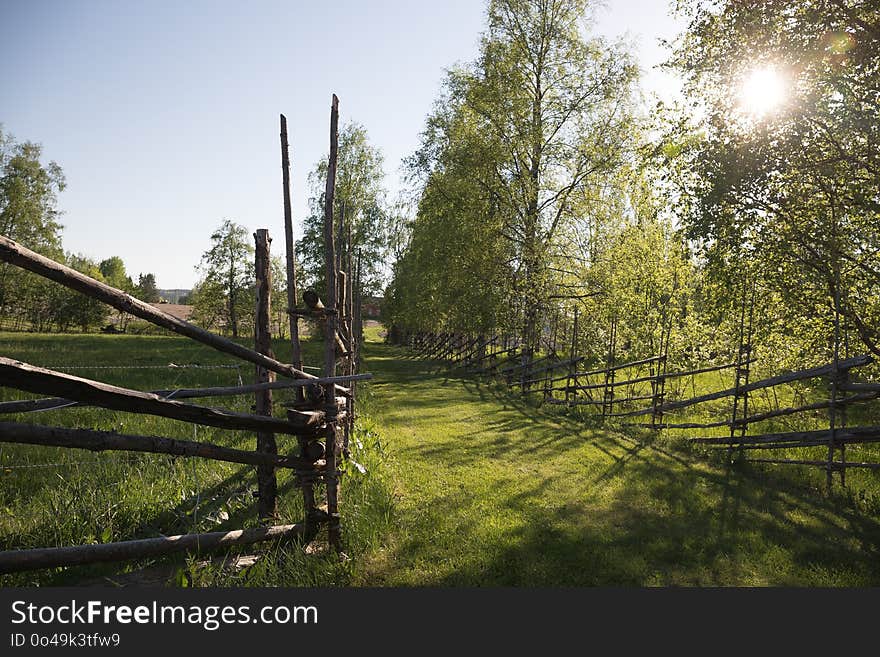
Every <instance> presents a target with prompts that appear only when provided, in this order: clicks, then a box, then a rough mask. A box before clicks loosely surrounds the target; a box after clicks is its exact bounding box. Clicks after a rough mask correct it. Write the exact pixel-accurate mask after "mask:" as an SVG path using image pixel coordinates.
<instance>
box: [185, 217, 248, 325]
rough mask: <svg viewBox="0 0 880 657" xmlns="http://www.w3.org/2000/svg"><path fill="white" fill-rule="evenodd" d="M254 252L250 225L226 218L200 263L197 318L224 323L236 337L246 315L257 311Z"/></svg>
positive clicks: (212, 238)
mask: <svg viewBox="0 0 880 657" xmlns="http://www.w3.org/2000/svg"><path fill="white" fill-rule="evenodd" d="M253 253H254V247H253V245H252V244H251V240H250V236H249V235H248V231H247V229H246V228H245V227H244V226H241V225H239V224H236V223H235V222H233V221H232V220H230V219H225V220H224V221H223V223H222V224H221V225H220V227H219V228H218V229H217V230H216V231H214V233H213V234H212V235H211V248H210V249H208V250H207V251H206V252H205V253H204V254H203V255H202V260H201V263H200V264H199V266H198V267H197V269H198V271H200V272H201V274H202V279H201V280H200V281H199V283H198V284H197V286H196V289H195V290H193V304H194V306H195V308H194V312H195V313H196V316H197V318H198V319H199V321H202V322H203V323H206V324H207V325H211V324H213V323H217V322H219V323H221V324H222V325H223V326H224V327H225V328H227V329H229V330H230V331H231V332H232V336H233V337H235V338H237V337H238V336H239V331H240V328H241V326H240V325H241V323H242V318H243V317H250V316H251V315H252V314H253V313H252V310H253V305H254V300H253V290H254V271H253V270H254V265H253Z"/></svg>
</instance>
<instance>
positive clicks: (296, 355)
mask: <svg viewBox="0 0 880 657" xmlns="http://www.w3.org/2000/svg"><path fill="white" fill-rule="evenodd" d="M281 179H282V192H283V197H284V246H285V252H286V255H287V308H288V310H293V309H294V308H296V251H295V250H294V243H293V216H292V212H291V205H290V158H289V156H288V144H287V118H286V117H285V116H284V115H283V114H282V115H281ZM287 316H288V318H289V320H290V360H291V364H292V365H293V366H294V367H295V368H296V369H298V370H301V369H302V366H303V362H302V348H301V347H300V343H299V318H298V317H297V316H296V315H293V314H291V313H288V314H287ZM296 400H297V401H302V400H303V391H302V389H299V390H297V391H296Z"/></svg>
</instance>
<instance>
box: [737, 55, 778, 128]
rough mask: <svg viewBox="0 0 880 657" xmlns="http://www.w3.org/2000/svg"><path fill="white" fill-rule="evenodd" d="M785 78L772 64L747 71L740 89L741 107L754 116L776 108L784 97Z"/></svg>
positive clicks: (762, 114)
mask: <svg viewBox="0 0 880 657" xmlns="http://www.w3.org/2000/svg"><path fill="white" fill-rule="evenodd" d="M786 93H787V89H786V80H785V78H784V77H783V76H782V75H781V74H780V73H779V71H777V70H776V69H775V68H773V67H772V66H766V67H762V68H756V69H754V70H752V71H751V72H750V73H748V74H747V75H746V77H745V79H744V81H743V84H742V87H741V89H740V103H741V105H742V108H743V109H744V110H745V111H746V112H748V113H749V114H752V115H753V116H756V117H762V116H765V115H767V114H769V113H771V112H773V111H774V110H776V109H778V108H779V107H780V106H781V105H782V104H783V103H784V102H785V98H786Z"/></svg>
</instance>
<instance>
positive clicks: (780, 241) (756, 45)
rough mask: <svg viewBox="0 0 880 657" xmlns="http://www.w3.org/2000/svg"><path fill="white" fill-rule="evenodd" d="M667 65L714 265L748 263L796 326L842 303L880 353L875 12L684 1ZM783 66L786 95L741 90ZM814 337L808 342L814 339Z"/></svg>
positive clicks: (694, 206) (700, 226) (698, 221)
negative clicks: (769, 106) (679, 89)
mask: <svg viewBox="0 0 880 657" xmlns="http://www.w3.org/2000/svg"><path fill="white" fill-rule="evenodd" d="M680 4H681V5H682V6H683V11H684V13H685V14H686V15H687V16H688V17H689V18H690V27H689V29H688V31H687V33H686V34H685V37H684V39H683V41H682V43H681V46H680V48H679V49H678V50H677V51H676V53H675V56H674V57H673V59H672V61H671V65H672V66H674V67H675V68H677V69H678V70H679V71H680V72H681V73H682V74H683V75H684V77H685V80H686V89H687V91H688V93H689V96H690V99H691V102H692V104H693V105H696V106H699V107H700V111H699V112H694V111H693V108H692V107H689V108H687V115H688V116H689V117H693V116H701V117H702V119H701V120H700V121H699V122H695V121H693V120H690V121H685V120H681V121H679V123H678V124H677V126H676V127H677V130H676V131H675V132H673V133H672V138H671V139H670V142H672V143H677V144H679V145H680V146H681V147H676V148H673V149H672V150H671V151H670V154H671V155H672V157H671V158H670V159H677V160H679V163H678V164H677V165H676V164H675V163H671V166H677V170H679V171H681V170H684V171H686V172H687V175H685V176H682V177H681V178H679V183H680V188H681V189H680V191H681V197H682V199H683V203H682V209H683V211H684V216H685V217H686V220H687V225H688V230H689V234H690V236H691V238H693V239H695V240H700V241H701V243H702V245H703V254H704V256H705V258H706V259H707V263H708V266H709V268H710V271H712V272H714V273H715V275H716V276H719V277H726V278H728V279H731V278H734V277H736V276H737V275H741V274H742V272H749V274H750V275H751V276H755V277H758V278H760V279H762V280H764V281H765V282H766V283H767V284H768V285H769V288H770V290H772V291H773V292H774V293H775V294H778V295H781V298H782V299H783V300H784V301H785V303H786V306H787V313H786V315H787V317H788V328H794V327H796V325H798V324H801V323H803V322H805V321H807V322H810V323H812V324H813V325H814V324H815V322H814V321H813V319H814V316H815V315H817V314H818V315H819V316H820V317H821V319H822V321H821V323H822V324H823V325H824V328H823V329H822V332H823V333H824V334H825V335H823V336H821V339H820V337H819V336H814V338H813V339H812V340H811V341H808V342H804V343H802V345H801V352H802V353H803V354H804V355H805V356H808V355H813V354H818V355H819V356H821V357H827V353H825V354H823V353H822V351H823V349H816V348H815V346H816V345H817V344H821V343H824V344H827V336H828V335H829V334H830V333H831V323H832V321H833V315H834V312H835V310H836V311H839V312H840V313H842V315H843V316H844V319H845V321H847V322H848V323H851V324H852V325H853V326H854V327H855V329H856V330H857V332H858V334H859V337H860V338H861V341H862V342H863V343H864V345H865V346H866V347H867V348H868V349H870V350H871V351H873V352H874V353H876V354H880V329H878V326H880V259H878V257H877V254H878V253H880V231H878V225H880V222H878V216H880V176H878V173H880V139H878V137H880V104H878V103H877V94H878V86H877V80H878V79H880V15H878V11H877V5H876V2H873V1H871V0H804V1H803V2H798V3H792V2H786V1H783V0H762V1H758V0H737V1H733V0H725V1H721V2H715V1H713V2H708V1H704V0H689V1H687V2H682V3H680ZM762 69H765V70H768V69H769V70H775V71H776V75H777V76H778V82H777V85H778V86H779V87H782V88H784V92H785V99H784V101H783V102H782V104H781V105H780V106H779V107H778V108H776V109H775V110H774V111H770V112H766V113H764V114H762V115H755V114H754V113H749V112H748V111H747V110H746V108H744V107H743V103H742V102H741V99H740V97H739V96H740V93H741V89H742V86H743V83H744V81H745V80H747V79H748V76H750V75H753V74H754V71H755V70H762ZM809 342H812V344H810V343H809Z"/></svg>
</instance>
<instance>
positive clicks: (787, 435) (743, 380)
mask: <svg viewBox="0 0 880 657" xmlns="http://www.w3.org/2000/svg"><path fill="white" fill-rule="evenodd" d="M576 321H577V318H576V319H575V324H574V326H575V329H574V330H575V331H576V330H577V329H576V326H577V323H576ZM743 321H745V320H744V319H743ZM742 328H743V330H742V331H741V335H740V340H741V344H740V346H739V350H738V354H739V355H738V357H737V359H736V361H735V362H726V363H722V364H716V365H705V366H698V367H691V368H689V369H681V370H678V371H672V372H669V371H666V363H667V355H666V354H665V353H664V354H660V355H657V356H650V357H647V358H642V359H639V360H633V361H629V362H624V363H618V364H615V363H614V362H613V360H614V359H613V338H612V340H611V348H610V349H609V355H608V363H607V364H606V366H605V367H602V368H596V369H592V370H585V371H580V372H575V371H572V370H573V369H574V367H573V365H575V364H577V363H579V362H582V361H583V360H585V359H584V358H583V357H579V356H577V355H576V352H575V340H574V338H572V347H571V354H570V358H568V359H566V360H558V361H556V362H552V363H550V364H548V365H543V366H540V367H537V365H539V364H540V363H541V362H542V361H547V360H553V359H554V353H553V350H552V349H550V350H549V351H550V353H549V354H548V355H545V356H543V357H541V358H537V359H531V358H530V359H525V360H523V361H522V362H516V363H514V362H513V361H512V359H507V360H504V359H498V356H499V355H502V354H507V353H514V352H515V350H516V348H513V349H505V350H502V351H497V352H494V353H491V354H482V355H479V356H476V357H475V355H474V353H473V351H472V350H471V351H468V350H467V348H465V351H464V352H463V353H462V354H460V355H459V357H454V356H453V354H454V349H453V351H451V352H450V351H449V347H448V345H449V343H450V341H453V342H455V341H459V342H461V341H463V340H464V344H465V345H467V344H470V343H472V342H473V339H470V340H467V339H466V338H464V337H463V336H461V335H460V334H443V337H442V339H441V338H439V337H438V336H430V335H427V336H426V335H421V336H420V338H419V343H420V344H423V345H429V347H430V345H436V344H437V342H438V341H440V342H442V343H443V344H444V345H446V346H445V347H444V349H446V351H445V356H446V357H447V358H448V359H450V360H455V361H457V362H458V365H457V366H458V367H462V366H463V365H465V366H466V365H469V364H470V365H474V364H479V363H481V362H482V361H485V360H486V359H489V358H492V357H494V358H496V359H498V360H497V361H496V362H494V363H491V364H489V365H488V366H482V367H477V368H471V370H470V371H471V372H472V373H475V374H489V375H494V376H496V377H499V378H502V379H504V380H505V382H506V383H507V384H508V386H509V387H512V386H514V385H522V386H523V390H522V393H523V394H533V393H536V392H543V394H544V400H543V402H544V403H548V404H554V405H560V406H569V407H572V406H587V407H590V406H592V407H597V408H599V407H601V414H602V416H603V417H606V418H637V417H639V416H645V415H649V416H651V422H650V423H646V422H645V423H640V424H639V423H635V424H634V423H629V424H624V426H636V427H641V428H650V429H654V430H661V429H670V430H671V429H710V428H725V429H728V430H729V431H730V433H729V435H728V436H721V437H715V436H711V437H698V438H689V440H690V441H691V442H693V443H694V444H700V445H706V446H710V447H721V448H725V449H728V450H730V449H732V448H734V447H736V448H740V449H744V450H761V449H763V450H771V449H791V448H802V447H828V450H829V458H828V459H827V460H824V461H813V460H810V459H748V460H750V461H755V462H762V463H788V464H801V465H820V466H823V467H826V468H828V470H829V472H831V471H832V470H834V471H839V472H841V475H843V474H844V473H845V471H846V468H847V467H855V468H866V469H880V465H877V464H872V463H861V462H860V463H851V462H848V461H846V460H845V458H844V457H845V447H846V445H849V444H865V443H875V442H880V427H873V426H866V427H845V426H839V422H837V423H836V422H835V417H838V416H839V417H845V416H844V415H843V413H842V411H843V409H846V408H848V407H849V406H851V405H854V404H860V403H865V402H870V401H874V400H876V399H878V398H880V384H878V383H853V382H851V381H850V376H849V373H850V371H851V370H853V369H855V368H859V367H863V366H866V365H869V364H871V363H872V362H873V361H874V359H873V357H872V356H870V355H859V356H854V357H851V358H838V357H835V361H834V362H831V363H827V364H825V365H821V366H818V367H811V368H806V369H801V370H797V371H793V372H784V373H781V374H777V375H774V376H771V377H768V378H764V379H761V380H758V381H749V376H748V375H749V372H750V367H751V366H752V365H753V364H754V363H755V362H756V359H755V358H754V357H753V355H752V348H751V346H750V345H749V344H748V343H746V340H747V339H748V338H749V336H750V329H749V328H748V326H745V325H744V326H743V327H742ZM554 331H555V329H554ZM611 335H612V336H613V335H614V328H613V327H612V331H611ZM667 335H668V334H667ZM554 340H555V332H554ZM484 342H486V343H493V342H494V343H497V342H498V340H497V336H496V338H495V339H490V340H489V341H484ZM505 344H506V343H505ZM667 344H668V342H667ZM429 353H435V354H436V353H438V352H437V351H436V350H434V351H433V352H431V351H430V350H429ZM439 353H441V355H444V352H443V351H442V350H441V351H440V352H439ZM645 365H650V366H651V372H650V374H647V375H642V374H641V373H640V372H639V371H636V372H635V375H630V376H629V377H628V378H624V379H616V378H615V374H616V373H618V372H621V371H624V370H627V369H633V368H641V367H643V366H645ZM565 368H569V371H568V372H566V373H565V374H564V375H561V376H551V374H552V372H553V371H554V370H559V369H565ZM729 369H734V370H735V371H736V374H737V376H736V385H735V386H734V387H731V388H725V389H722V390H716V391H712V392H709V393H705V394H701V395H696V396H694V397H690V398H686V399H674V400H669V401H667V400H666V399H665V396H666V391H665V384H666V382H667V381H669V380H673V379H681V378H685V377H695V376H699V375H701V374H707V373H712V372H720V371H723V370H729ZM517 373H521V375H522V376H521V377H517V376H516V375H517ZM540 374H545V376H543V377H542V376H538V375H540ZM593 376H599V377H604V381H601V382H595V383H594V382H591V381H590V380H589V378H588V377H593ZM816 378H823V379H828V380H830V382H831V392H832V394H831V397H830V398H829V399H823V400H819V401H815V402H811V403H808V404H800V405H795V406H791V407H787V408H778V407H777V408H774V409H771V410H765V411H761V412H754V411H752V412H749V411H750V409H749V404H748V398H749V394H750V393H753V392H755V391H758V390H766V389H773V388H775V387H777V386H782V385H788V384H791V383H796V382H799V381H807V380H810V379H816ZM584 379H586V381H584ZM560 382H564V385H558V384H559V383H560ZM540 383H543V384H544V386H543V387H542V388H537V389H536V388H531V389H530V388H528V385H529V384H540ZM639 384H650V385H651V391H650V394H644V393H642V392H641V391H640V390H639V389H638V386H639ZM621 387H629V388H630V394H629V396H626V397H621V396H617V395H615V394H614V390H615V389H619V388H621ZM642 390H644V388H642ZM591 391H597V392H598V391H603V394H602V395H601V397H602V398H601V399H600V398H598V396H597V398H594V397H593V396H592V395H591V394H590V393H591ZM847 392H848V393H852V394H849V395H845V394H844V395H841V393H847ZM554 393H564V394H565V398H564V399H560V398H557V397H554ZM581 393H583V394H584V397H580V396H579V395H580V394H581ZM731 397H732V398H733V399H734V404H733V412H732V415H730V416H728V417H725V418H722V419H717V420H709V421H693V422H687V421H676V420H672V421H670V420H668V419H665V418H664V415H665V414H667V413H675V412H678V411H682V410H684V409H689V408H691V407H694V406H698V405H701V404H705V403H707V402H711V401H717V400H721V399H725V398H731ZM638 401H650V402H651V406H650V407H648V408H636V409H632V410H630V409H628V408H620V407H621V406H622V405H625V404H631V403H633V402H638ZM822 410H827V411H828V412H829V416H830V426H829V428H827V429H820V430H816V431H800V432H797V431H794V432H783V433H764V434H758V435H748V428H749V427H750V426H753V425H755V424H757V423H760V422H764V421H767V420H771V419H775V418H781V417H786V416H792V415H796V414H799V413H807V412H810V411H822ZM835 411H839V413H837V414H836V413H835ZM713 413H715V414H717V410H713ZM835 450H839V451H840V456H841V460H840V461H834V460H833V454H834V452H835ZM829 485H830V484H829Z"/></svg>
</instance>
